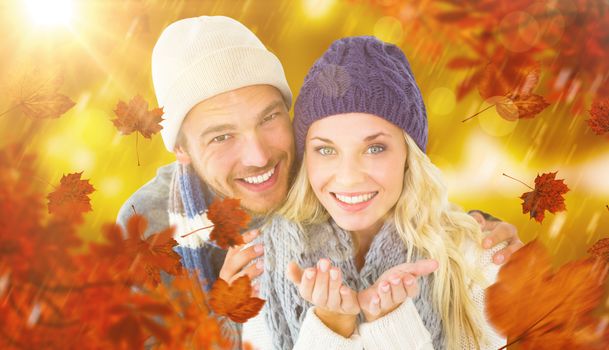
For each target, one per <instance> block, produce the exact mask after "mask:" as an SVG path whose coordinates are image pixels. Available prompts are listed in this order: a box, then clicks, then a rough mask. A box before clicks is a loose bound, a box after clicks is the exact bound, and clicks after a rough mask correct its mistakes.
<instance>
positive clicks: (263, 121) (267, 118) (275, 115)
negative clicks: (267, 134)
mask: <svg viewBox="0 0 609 350" xmlns="http://www.w3.org/2000/svg"><path fill="white" fill-rule="evenodd" d="M278 115H279V113H273V114H271V115H268V116H266V117H264V119H262V123H266V122H270V121H271V120H273V119H275V118H277V116H278Z"/></svg>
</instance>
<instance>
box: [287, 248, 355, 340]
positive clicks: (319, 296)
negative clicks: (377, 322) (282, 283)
mask: <svg viewBox="0 0 609 350" xmlns="http://www.w3.org/2000/svg"><path fill="white" fill-rule="evenodd" d="M286 274H287V277H288V279H289V280H290V281H292V283H294V284H295V285H296V286H297V287H298V292H299V293H300V296H301V297H302V298H303V299H304V300H306V301H308V302H309V303H311V304H313V305H315V314H316V315H317V317H318V318H319V319H320V320H321V321H322V322H323V323H324V324H325V325H326V326H327V327H328V328H330V329H331V330H332V331H334V332H336V333H338V334H340V335H342V336H343V337H347V338H348V337H350V336H351V334H353V332H354V331H355V327H356V319H357V315H358V314H359V312H360V308H359V305H358V302H357V294H356V293H355V292H354V291H353V290H352V289H351V288H349V287H347V286H345V285H343V282H342V281H343V278H342V273H341V270H340V269H339V268H336V267H332V266H331V263H330V261H329V260H328V259H320V260H319V262H318V263H317V266H316V267H310V268H307V269H305V270H304V271H303V270H302V269H301V268H300V267H299V266H298V265H297V264H296V263H294V262H290V264H289V265H288V270H287V272H286Z"/></svg>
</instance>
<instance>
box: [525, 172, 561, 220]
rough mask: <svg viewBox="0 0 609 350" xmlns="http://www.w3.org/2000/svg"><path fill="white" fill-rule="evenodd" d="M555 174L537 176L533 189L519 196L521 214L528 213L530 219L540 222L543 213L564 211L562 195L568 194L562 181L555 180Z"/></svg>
mask: <svg viewBox="0 0 609 350" xmlns="http://www.w3.org/2000/svg"><path fill="white" fill-rule="evenodd" d="M555 178H556V172H554V173H546V174H542V175H537V177H536V178H535V189H534V190H533V191H531V192H525V193H523V194H522V196H520V199H522V200H523V202H522V213H523V214H526V213H530V215H531V218H535V220H536V221H538V222H540V223H541V222H542V221H543V219H544V216H545V211H546V210H547V211H549V212H550V213H556V212H559V211H564V210H566V207H565V199H564V198H563V196H562V195H564V194H565V193H567V192H569V187H567V185H566V184H565V183H564V180H556V179H555Z"/></svg>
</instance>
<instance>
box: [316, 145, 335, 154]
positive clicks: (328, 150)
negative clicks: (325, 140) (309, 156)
mask: <svg viewBox="0 0 609 350" xmlns="http://www.w3.org/2000/svg"><path fill="white" fill-rule="evenodd" d="M317 152H318V153H319V154H321V155H322V156H329V155H332V154H335V153H336V152H334V149H332V148H331V147H319V148H318V149H317Z"/></svg>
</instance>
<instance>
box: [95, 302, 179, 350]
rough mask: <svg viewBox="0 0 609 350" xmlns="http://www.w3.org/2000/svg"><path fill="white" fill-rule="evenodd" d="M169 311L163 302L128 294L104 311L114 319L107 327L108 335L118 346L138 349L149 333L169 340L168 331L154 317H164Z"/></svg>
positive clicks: (163, 340)
mask: <svg viewBox="0 0 609 350" xmlns="http://www.w3.org/2000/svg"><path fill="white" fill-rule="evenodd" d="M172 311H173V310H172V308H171V306H170V305H168V304H166V303H159V302H153V301H151V300H150V299H149V298H147V297H144V296H140V295H137V294H136V295H132V296H130V297H129V299H128V300H126V301H124V302H122V303H120V304H117V305H114V306H113V307H111V308H109V309H108V310H107V311H106V312H107V317H109V318H110V319H112V320H114V322H113V324H112V325H110V326H109V327H108V329H107V334H108V338H109V340H110V341H111V342H112V343H113V344H114V345H115V346H116V348H119V349H142V348H143V347H144V342H145V341H146V339H147V338H148V336H149V335H153V336H154V337H155V338H156V339H157V340H159V341H161V342H162V343H170V342H171V333H170V332H169V330H168V329H167V328H166V327H165V326H164V325H162V324H161V323H159V320H158V318H159V316H164V317H168V316H170V315H171V314H172Z"/></svg>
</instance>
